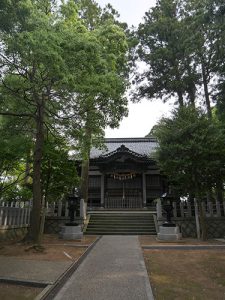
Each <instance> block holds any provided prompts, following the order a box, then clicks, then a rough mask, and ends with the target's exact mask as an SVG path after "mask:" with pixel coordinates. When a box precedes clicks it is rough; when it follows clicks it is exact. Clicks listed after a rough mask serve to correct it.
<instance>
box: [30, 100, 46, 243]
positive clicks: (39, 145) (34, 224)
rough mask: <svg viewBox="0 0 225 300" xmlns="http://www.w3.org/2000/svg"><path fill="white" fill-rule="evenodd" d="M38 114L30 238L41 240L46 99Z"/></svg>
mask: <svg viewBox="0 0 225 300" xmlns="http://www.w3.org/2000/svg"><path fill="white" fill-rule="evenodd" d="M37 108H38V109H37V115H36V137H35V146H34V158H33V161H34V165H33V207H32V211H31V227H30V239H31V240H32V241H33V242H34V243H37V244H39V243H40V242H41V234H40V222H41V207H42V186H41V162H42V155H43V146H44V101H41V102H40V103H38V107H37Z"/></svg>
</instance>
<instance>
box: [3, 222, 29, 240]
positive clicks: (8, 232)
mask: <svg viewBox="0 0 225 300" xmlns="http://www.w3.org/2000/svg"><path fill="white" fill-rule="evenodd" d="M27 230H28V226H25V227H18V226H1V227H0V242H3V241H10V240H21V239H23V238H24V237H25V235H26V234H27Z"/></svg>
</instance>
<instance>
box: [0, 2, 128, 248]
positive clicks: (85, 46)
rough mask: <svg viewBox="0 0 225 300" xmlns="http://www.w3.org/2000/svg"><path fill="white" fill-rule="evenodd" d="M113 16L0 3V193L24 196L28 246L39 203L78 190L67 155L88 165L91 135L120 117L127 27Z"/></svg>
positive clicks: (76, 5) (69, 6) (85, 5)
mask: <svg viewBox="0 0 225 300" xmlns="http://www.w3.org/2000/svg"><path fill="white" fill-rule="evenodd" d="M116 18H117V13H116V11H115V10H114V9H113V8H112V7H111V6H110V5H108V6H106V7H105V8H104V9H100V7H99V6H98V5H97V3H96V2H95V1H92V0H76V1H72V0H69V1H54V0H33V1H32V0H20V1H14V0H13V1H8V0H3V1H1V3H0V20H1V21H0V39H1V42H0V47H1V49H0V72H1V82H0V116H1V119H0V125H1V127H0V130H1V133H2V136H1V138H2V141H3V143H2V145H1V154H0V155H1V157H0V160H1V161H0V164H1V180H0V181H1V185H0V193H1V197H3V196H4V197H7V196H8V197H12V194H14V195H15V196H16V197H17V198H18V197H20V198H21V197H25V198H26V197H28V195H30V197H31V198H32V203H33V209H32V215H31V230H30V233H29V237H30V239H31V240H33V241H35V242H40V223H41V208H42V206H43V205H44V202H45V200H49V199H50V200H52V199H53V200H54V199H55V200H56V199H58V197H63V195H65V194H66V193H68V191H69V189H70V188H71V187H72V186H73V185H74V183H77V184H78V181H79V178H78V176H77V174H76V170H75V166H74V162H70V161H68V159H69V150H71V149H75V150H76V152H78V153H80V156H81V157H82V158H83V160H84V162H85V161H88V155H89V151H90V146H91V143H92V138H93V136H98V137H101V136H103V129H104V128H105V126H106V125H110V126H112V127H115V126H117V124H118V122H119V121H120V120H121V118H122V117H123V115H125V114H126V113H127V108H126V107H127V100H126V98H125V97H124V92H125V90H126V87H127V84H128V81H127V71H128V70H127V65H126V62H127V57H128V44H127V38H126V34H125V29H126V26H125V25H124V24H120V23H119V22H118V21H117V20H116ZM11 133H12V134H11ZM83 172H85V168H83ZM82 178H83V181H81V183H82V182H84V183H83V186H87V177H85V176H82ZM81 185H82V184H81ZM12 187H13V188H12ZM7 192H8V194H7ZM9 192H11V193H9ZM84 196H85V195H84Z"/></svg>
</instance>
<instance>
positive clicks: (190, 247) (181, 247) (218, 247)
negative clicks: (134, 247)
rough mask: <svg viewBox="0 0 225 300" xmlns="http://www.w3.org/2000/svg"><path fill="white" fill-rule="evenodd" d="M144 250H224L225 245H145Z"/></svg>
mask: <svg viewBox="0 0 225 300" xmlns="http://www.w3.org/2000/svg"><path fill="white" fill-rule="evenodd" d="M141 247H142V249H144V250H224V249H225V245H165V246H157V245H152V246H148V245H143V246H141Z"/></svg>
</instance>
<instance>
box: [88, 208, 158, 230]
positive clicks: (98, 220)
mask: <svg viewBox="0 0 225 300" xmlns="http://www.w3.org/2000/svg"><path fill="white" fill-rule="evenodd" d="M84 234H86V235H89V234H90V235H156V229H155V223H154V219H153V214H152V213H151V212H114V213H113V212H105V213H103V212H102V213H92V214H90V219H89V223H88V225H87V228H86V230H85V232H84Z"/></svg>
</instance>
